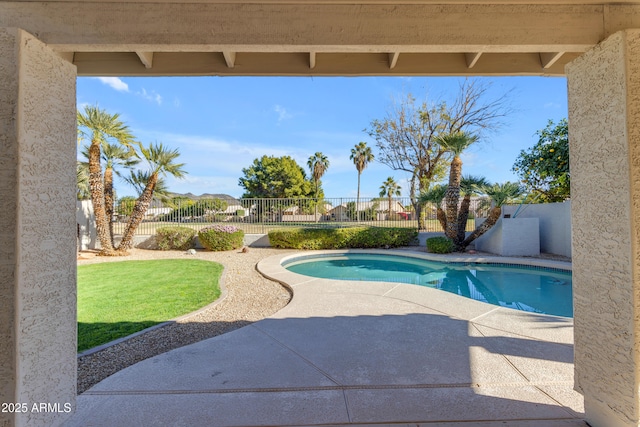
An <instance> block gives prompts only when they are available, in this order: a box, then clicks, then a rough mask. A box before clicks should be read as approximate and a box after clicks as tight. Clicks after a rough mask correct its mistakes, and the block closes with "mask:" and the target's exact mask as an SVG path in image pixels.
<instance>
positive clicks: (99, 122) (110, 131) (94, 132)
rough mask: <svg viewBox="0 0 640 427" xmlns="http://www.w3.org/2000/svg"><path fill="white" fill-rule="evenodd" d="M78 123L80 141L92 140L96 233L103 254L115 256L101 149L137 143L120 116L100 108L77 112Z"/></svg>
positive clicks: (90, 171) (92, 191) (90, 150)
mask: <svg viewBox="0 0 640 427" xmlns="http://www.w3.org/2000/svg"><path fill="white" fill-rule="evenodd" d="M77 121H78V134H79V136H80V138H82V139H88V140H89V141H91V143H90V145H89V149H88V160H89V188H90V189H91V202H92V204H93V213H94V215H95V217H96V231H97V234H98V238H99V239H100V245H101V246H102V251H101V253H102V254H104V255H110V254H113V252H114V248H113V244H112V242H111V236H110V234H109V222H110V221H111V218H110V217H108V216H107V212H106V206H105V205H106V203H105V188H104V181H103V177H102V167H101V165H100V157H101V149H102V148H103V147H104V146H106V145H107V144H108V142H109V141H110V140H111V141H116V142H118V143H119V144H121V145H124V146H125V147H128V148H131V149H132V146H133V144H134V143H135V141H134V138H133V135H132V134H131V132H130V131H129V128H128V126H126V125H125V124H124V123H122V121H121V120H120V119H119V115H118V114H109V113H107V112H106V111H104V110H101V109H99V108H98V107H93V106H87V107H85V109H84V113H81V112H80V111H78V113H77Z"/></svg>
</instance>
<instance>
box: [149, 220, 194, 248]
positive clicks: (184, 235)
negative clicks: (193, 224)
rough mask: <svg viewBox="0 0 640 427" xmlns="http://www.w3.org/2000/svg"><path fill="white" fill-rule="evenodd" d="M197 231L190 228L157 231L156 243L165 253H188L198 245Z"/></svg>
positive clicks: (162, 228) (170, 228)
mask: <svg viewBox="0 0 640 427" xmlns="http://www.w3.org/2000/svg"><path fill="white" fill-rule="evenodd" d="M195 237H196V231H195V230H194V229H192V228H189V227H180V226H170V227H161V228H158V229H157V230H156V243H157V244H158V248H159V249H160V250H163V251H170V250H180V251H186V250H187V249H191V248H193V247H194V246H195V245H196V242H195V239H194V238H195Z"/></svg>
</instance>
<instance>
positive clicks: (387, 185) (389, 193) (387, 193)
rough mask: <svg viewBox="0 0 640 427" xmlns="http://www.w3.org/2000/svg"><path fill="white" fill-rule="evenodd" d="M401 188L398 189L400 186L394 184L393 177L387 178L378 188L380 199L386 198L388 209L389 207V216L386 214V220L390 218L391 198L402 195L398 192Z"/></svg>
mask: <svg viewBox="0 0 640 427" xmlns="http://www.w3.org/2000/svg"><path fill="white" fill-rule="evenodd" d="M401 189H402V188H401V187H400V184H398V183H397V182H396V180H395V179H393V177H391V176H390V177H388V178H387V180H386V181H384V182H383V183H382V185H381V186H380V197H387V198H388V203H389V205H388V207H389V214H388V218H391V202H392V198H393V196H399V195H400V194H402V193H401V192H400V190H401Z"/></svg>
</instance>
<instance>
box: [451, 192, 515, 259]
mask: <svg viewBox="0 0 640 427" xmlns="http://www.w3.org/2000/svg"><path fill="white" fill-rule="evenodd" d="M483 192H484V193H485V194H486V195H487V196H489V197H490V198H491V201H492V202H493V207H492V208H491V210H490V211H489V216H488V217H487V219H486V220H485V221H484V222H483V223H482V224H480V225H479V226H478V227H477V228H476V229H475V230H474V231H473V233H471V234H470V235H469V237H467V238H466V239H465V240H464V241H463V242H462V244H461V245H460V246H461V250H464V249H465V248H466V247H467V246H469V244H470V243H471V242H473V241H474V240H475V239H477V238H478V237H480V236H482V235H483V234H484V233H486V232H487V231H489V229H491V227H493V226H494V225H495V224H496V222H498V219H499V218H500V214H501V213H502V205H504V204H506V203H510V202H514V201H516V199H517V198H518V197H520V196H521V195H522V194H523V192H524V191H523V189H522V187H521V186H520V184H518V183H516V182H505V183H504V184H493V185H491V186H486V187H485V188H484V189H483Z"/></svg>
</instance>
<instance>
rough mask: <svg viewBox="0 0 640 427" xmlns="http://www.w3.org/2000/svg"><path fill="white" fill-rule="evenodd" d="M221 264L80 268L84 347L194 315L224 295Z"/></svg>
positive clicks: (80, 330)
mask: <svg viewBox="0 0 640 427" xmlns="http://www.w3.org/2000/svg"><path fill="white" fill-rule="evenodd" d="M221 274H222V266H221V265H220V264H217V263H214V262H209V261H202V260H182V259H177V260H154V261H123V262H107V263H101V264H92V265H82V266H79V267H78V351H82V350H86V349H89V348H92V347H95V346H97V345H100V344H104V343H107V342H109V341H112V340H114V339H117V338H121V337H124V336H127V335H129V334H132V333H134V332H137V331H140V330H142V329H145V328H148V327H149V326H153V325H156V324H158V323H162V322H164V321H167V320H169V319H172V318H175V317H178V316H180V315H183V314H187V313H190V312H192V311H194V310H197V309H199V308H201V307H204V306H205V305H207V304H209V303H211V302H212V301H215V300H216V299H217V298H218V297H219V296H220V288H219V279H220V275H221Z"/></svg>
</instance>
